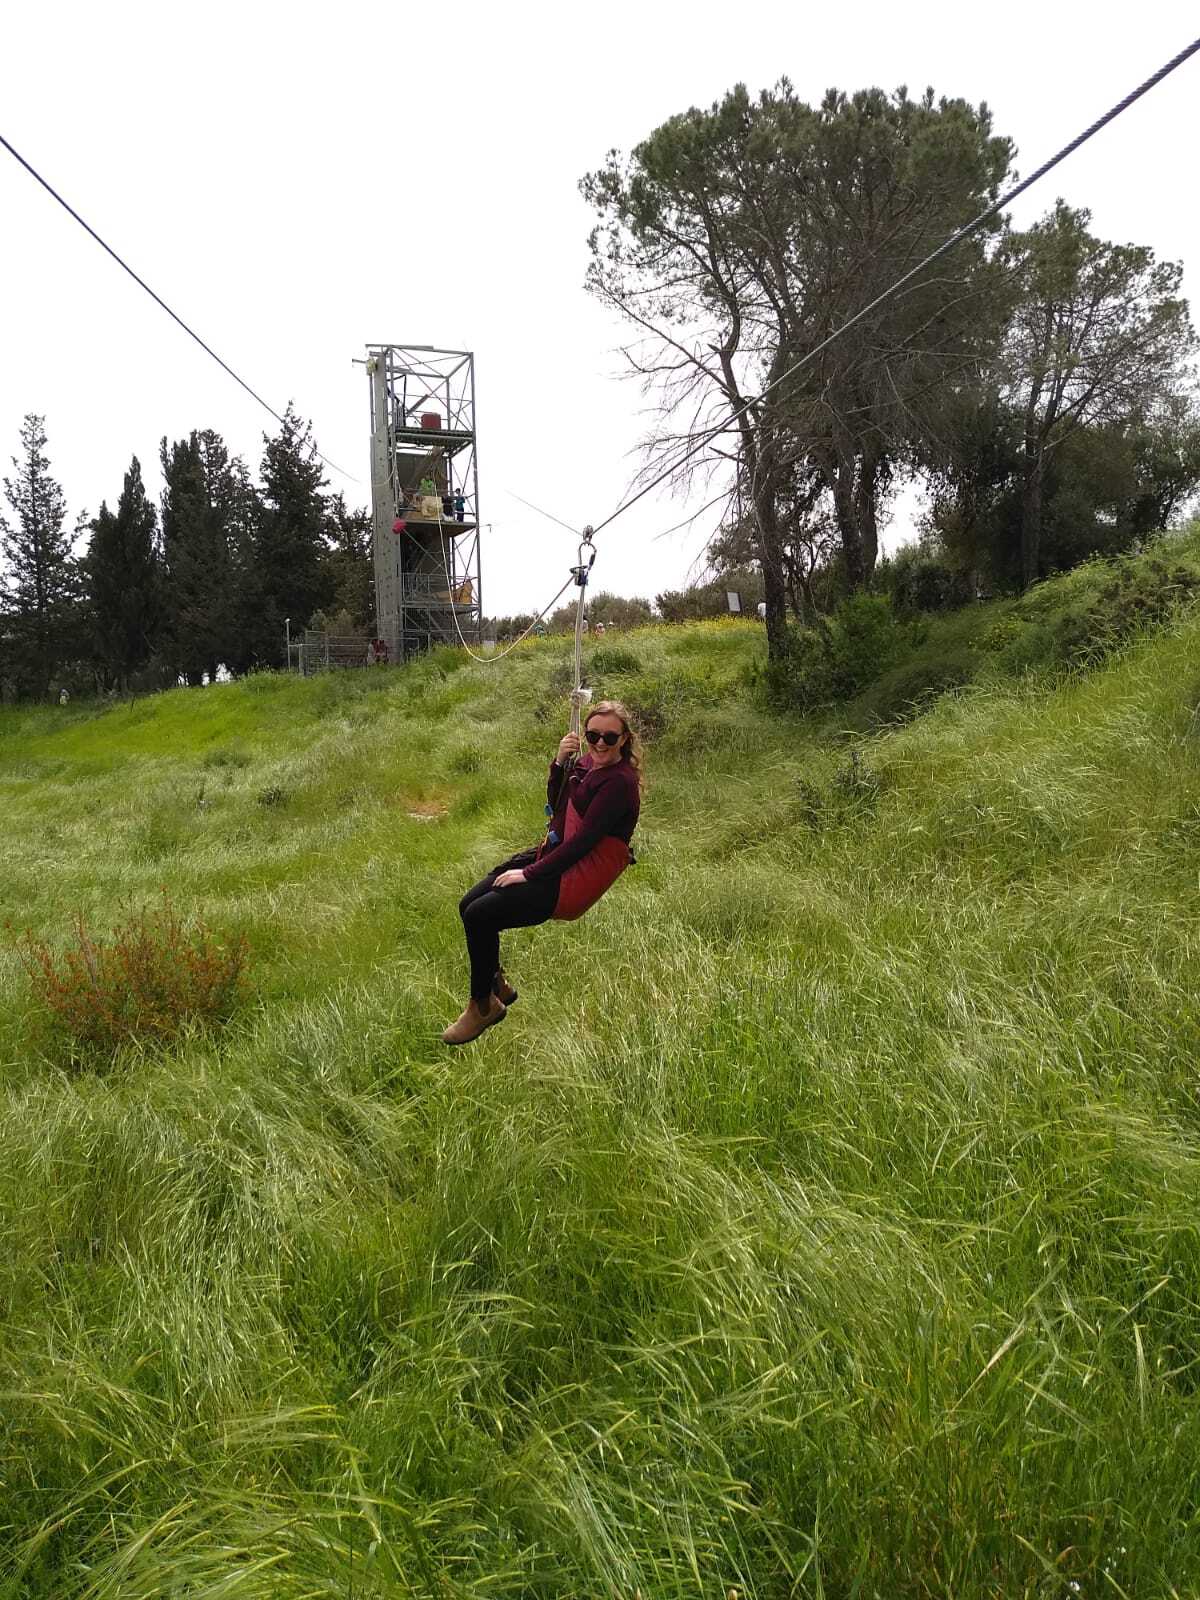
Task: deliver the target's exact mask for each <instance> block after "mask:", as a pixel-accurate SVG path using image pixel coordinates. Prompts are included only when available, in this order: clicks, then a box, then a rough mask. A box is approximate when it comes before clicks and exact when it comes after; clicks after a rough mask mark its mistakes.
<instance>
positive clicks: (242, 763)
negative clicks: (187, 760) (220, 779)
mask: <svg viewBox="0 0 1200 1600" xmlns="http://www.w3.org/2000/svg"><path fill="white" fill-rule="evenodd" d="M202 765H204V766H206V767H218V768H219V767H248V766H249V765H250V757H249V755H248V754H247V752H246V751H245V750H243V749H242V748H241V746H240V745H233V744H226V745H218V747H217V748H216V749H215V750H210V751H209V752H208V753H207V755H206V756H205V757H204V759H203V762H202Z"/></svg>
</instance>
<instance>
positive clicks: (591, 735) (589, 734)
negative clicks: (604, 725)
mask: <svg viewBox="0 0 1200 1600" xmlns="http://www.w3.org/2000/svg"><path fill="white" fill-rule="evenodd" d="M624 737H625V735H624V733H613V732H612V731H611V730H606V731H605V732H603V733H601V731H600V729H599V728H585V729H584V738H585V739H586V740H587V742H588V743H589V744H600V743H601V741H603V743H605V744H606V745H607V746H608V748H609V749H610V750H611V749H612V747H613V745H615V744H616V742H617V740H618V739H623V738H624Z"/></svg>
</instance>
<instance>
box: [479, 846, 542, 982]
mask: <svg viewBox="0 0 1200 1600" xmlns="http://www.w3.org/2000/svg"><path fill="white" fill-rule="evenodd" d="M536 855H537V851H536V850H522V851H521V852H520V853H519V854H518V855H515V856H510V857H509V859H508V860H507V861H502V862H501V863H500V865H499V866H498V867H493V868H492V870H491V871H490V872H489V873H488V875H487V877H486V878H481V879H480V881H479V882H478V883H477V884H476V885H475V887H474V888H473V889H468V890H467V892H466V894H465V895H463V897H462V899H461V900H460V901H459V902H458V914H459V916H460V917H461V918H462V920H463V928H464V930H465V932H466V935H467V954H468V955H469V956H470V958H471V999H472V1000H477V1001H478V1002H479V1004H480V1005H483V1004H485V1003H486V1002H487V1000H488V997H489V996H490V995H491V992H492V984H493V982H494V981H495V978H496V970H497V968H498V967H499V965H500V934H501V933H502V931H503V930H504V929H505V928H534V927H536V926H537V924H538V923H539V922H549V920H550V918H551V917H552V916H553V915H554V907H555V904H556V903H557V901H558V882H559V880H558V879H557V878H535V879H534V880H533V882H532V883H529V882H526V883H514V884H512V885H511V886H510V887H509V888H507V889H493V888H492V884H493V883H494V882H495V880H496V878H497V877H499V875H500V873H502V872H508V871H510V870H512V869H515V868H520V867H527V866H528V865H529V863H530V862H531V861H532V860H533V859H534V857H535V856H536Z"/></svg>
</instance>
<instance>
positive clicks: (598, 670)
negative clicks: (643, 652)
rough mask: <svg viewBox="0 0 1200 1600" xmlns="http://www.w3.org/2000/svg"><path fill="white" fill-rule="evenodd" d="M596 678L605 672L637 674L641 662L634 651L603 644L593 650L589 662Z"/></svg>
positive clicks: (617, 645)
mask: <svg viewBox="0 0 1200 1600" xmlns="http://www.w3.org/2000/svg"><path fill="white" fill-rule="evenodd" d="M588 665H589V666H590V668H591V670H592V672H593V673H594V674H595V676H596V677H600V675H601V674H602V673H605V672H637V671H639V669H640V668H641V665H642V663H641V661H640V660H639V659H638V657H637V656H635V655H634V653H633V651H632V650H625V649H623V648H622V647H621V646H620V645H619V644H602V645H600V646H599V647H598V648H597V649H596V650H593V652H592V654H591V658H590V660H589V662H588Z"/></svg>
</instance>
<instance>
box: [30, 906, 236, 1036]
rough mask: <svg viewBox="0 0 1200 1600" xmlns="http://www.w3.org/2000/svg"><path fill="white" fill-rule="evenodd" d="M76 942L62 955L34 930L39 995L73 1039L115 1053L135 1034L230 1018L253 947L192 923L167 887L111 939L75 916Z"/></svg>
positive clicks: (33, 970)
mask: <svg viewBox="0 0 1200 1600" xmlns="http://www.w3.org/2000/svg"><path fill="white" fill-rule="evenodd" d="M75 938H76V944H75V946H74V947H73V948H69V949H67V950H65V951H64V952H63V953H62V954H61V955H56V953H55V952H54V951H53V950H52V949H51V948H50V946H49V945H48V944H46V943H45V942H44V941H43V940H41V939H37V938H35V937H34V936H33V934H31V933H26V934H25V935H24V937H23V938H22V939H21V941H20V946H19V948H20V953H21V960H22V963H23V965H24V967H25V970H26V971H27V972H28V974H29V978H30V982H31V984H32V986H33V992H34V995H35V997H36V998H37V999H38V1000H39V1001H41V1002H42V1004H43V1005H45V1006H46V1007H47V1009H48V1010H49V1011H50V1013H51V1015H52V1016H53V1018H54V1020H55V1022H56V1023H57V1025H58V1026H59V1027H60V1028H61V1029H62V1031H63V1032H65V1033H66V1034H67V1035H68V1036H69V1037H70V1038H71V1040H72V1041H73V1042H74V1043H75V1044H77V1045H81V1046H83V1047H85V1048H88V1049H93V1050H99V1051H102V1052H104V1053H106V1054H111V1053H112V1052H113V1051H115V1050H116V1049H117V1047H118V1046H119V1045H121V1044H124V1043H125V1042H126V1041H128V1040H132V1039H142V1040H145V1041H147V1042H152V1043H164V1042H166V1041H167V1040H170V1039H172V1038H174V1037H175V1036H176V1035H177V1034H178V1033H179V1032H180V1031H181V1030H182V1029H183V1028H185V1027H187V1026H188V1025H195V1024H201V1025H203V1024H207V1023H213V1022H222V1021H224V1020H225V1018H226V1017H228V1016H229V1014H230V1012H231V1011H232V1010H233V1008H234V1006H235V1005H236V1004H237V1001H238V999H239V998H240V996H241V994H242V991H243V987H244V982H245V967H246V961H247V957H248V955H249V947H248V945H247V943H246V939H245V937H244V936H243V935H241V934H239V935H237V936H236V937H235V938H233V939H230V940H227V941H225V942H224V943H221V942H219V941H218V940H217V939H216V938H215V937H214V936H213V934H212V933H211V932H210V931H209V930H208V929H207V928H206V927H205V926H204V925H203V924H202V923H197V924H195V925H194V926H192V927H190V928H188V927H185V926H184V924H183V922H182V921H181V920H180V918H179V916H178V914H177V913H176V911H175V909H174V907H173V906H172V905H171V903H170V900H169V899H168V898H167V895H166V893H165V892H164V894H163V898H162V905H161V907H160V908H159V909H157V910H155V911H149V910H147V911H142V912H140V913H138V914H137V915H135V916H132V917H131V918H130V919H129V920H128V921H127V922H125V923H124V924H122V925H121V926H120V927H117V928H114V929H113V933H112V937H111V938H110V939H108V940H107V941H104V940H100V939H97V938H94V937H93V936H92V934H91V933H89V932H88V929H87V928H86V927H85V925H84V923H83V919H82V918H80V917H77V918H76V919H75Z"/></svg>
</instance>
